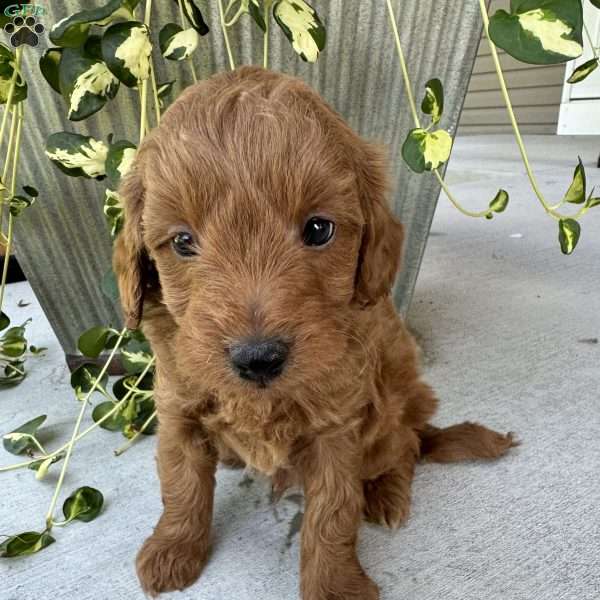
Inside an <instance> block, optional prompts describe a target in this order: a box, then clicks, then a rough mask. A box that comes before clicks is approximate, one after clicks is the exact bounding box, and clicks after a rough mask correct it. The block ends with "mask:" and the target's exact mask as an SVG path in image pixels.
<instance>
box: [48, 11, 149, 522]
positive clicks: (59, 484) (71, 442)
mask: <svg viewBox="0 0 600 600" xmlns="http://www.w3.org/2000/svg"><path fill="white" fill-rule="evenodd" d="M151 1H152V0H148V2H151ZM126 333H127V328H126V327H123V329H122V330H121V333H120V334H119V337H118V338H117V342H116V344H115V345H114V347H113V349H112V350H111V352H110V354H109V355H108V358H107V359H106V362H105V363H104V366H103V367H102V369H101V370H100V373H99V374H98V377H96V378H95V380H94V382H93V383H92V386H91V388H90V389H89V391H88V392H87V394H86V395H85V396H84V397H83V398H82V399H81V409H80V410H79V414H78V415H77V421H75V426H74V427H73V433H72V434H71V439H70V440H69V443H68V444H67V448H66V454H65V459H64V462H63V464H62V468H61V470H60V475H59V476H58V481H57V483H56V488H55V489H54V494H53V496H52V500H51V501H50V506H49V508H48V512H47V513H46V530H47V531H50V530H51V529H52V525H53V522H52V520H53V517H54V511H55V509H56V503H57V501H58V497H59V495H60V490H61V488H62V484H63V481H64V479H65V474H66V472H67V467H68V466H69V460H70V459H71V454H72V452H73V446H74V445H75V441H76V438H77V435H78V434H79V429H80V427H81V422H82V421H83V415H84V414H85V409H86V408H87V405H88V400H89V398H90V396H91V395H92V394H93V393H94V390H95V389H96V387H97V385H98V383H99V382H100V381H102V378H103V377H104V375H105V374H106V371H107V370H108V367H109V365H110V363H111V362H112V359H113V358H114V356H115V354H116V353H117V350H118V349H119V347H120V346H121V343H122V342H123V338H124V336H125V334H126Z"/></svg>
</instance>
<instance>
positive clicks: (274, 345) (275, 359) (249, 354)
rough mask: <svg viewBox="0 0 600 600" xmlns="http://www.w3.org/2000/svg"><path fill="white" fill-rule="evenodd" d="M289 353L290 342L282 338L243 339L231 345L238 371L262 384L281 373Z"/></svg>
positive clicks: (230, 352) (230, 356) (232, 357)
mask: <svg viewBox="0 0 600 600" xmlns="http://www.w3.org/2000/svg"><path fill="white" fill-rule="evenodd" d="M288 353H289V346H288V344H286V343H285V342H284V341H283V340H282V339H280V338H269V339H251V340H241V341H239V342H235V343H234V344H232V345H231V346H230V347H229V358H230V359H231V364H232V365H233V368H234V369H235V371H236V373H237V374H238V375H239V376H240V377H241V378H242V379H248V380H250V381H256V382H258V383H260V384H261V385H265V384H266V383H267V382H269V381H270V380H271V379H275V377H277V376H278V375H280V374H281V372H282V371H283V367H284V365H285V361H286V360H287V357H288Z"/></svg>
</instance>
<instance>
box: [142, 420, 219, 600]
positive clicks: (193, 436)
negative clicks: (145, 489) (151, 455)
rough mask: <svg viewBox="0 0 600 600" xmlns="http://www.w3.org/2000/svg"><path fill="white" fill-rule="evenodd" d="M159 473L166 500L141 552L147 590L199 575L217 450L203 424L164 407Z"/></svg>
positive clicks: (206, 541) (165, 587)
mask: <svg viewBox="0 0 600 600" xmlns="http://www.w3.org/2000/svg"><path fill="white" fill-rule="evenodd" d="M159 421H160V426H159V431H158V474H159V477H160V485H161V492H162V501H163V505H164V510H163V514H162V516H161V518H160V520H159V521H158V524H157V526H156V528H155V529H154V533H153V534H152V535H151V536H150V537H149V538H148V539H147V540H146V541H145V543H144V545H143V546H142V548H141V550H140V552H139V554H138V557H137V563H136V565H137V573H138V577H139V579H140V582H141V584H142V587H143V589H144V591H145V592H147V593H148V594H150V595H151V596H155V595H157V594H159V593H160V592H166V591H171V590H180V589H182V588H185V587H187V586H188V585H190V584H191V583H193V582H194V581H195V580H196V579H197V578H198V577H199V575H200V572H201V571H202V568H203V567H204V564H205V562H206V559H207V557H208V550H209V543H210V525H211V520H212V508H213V496H214V487H215V469H216V464H217V453H216V450H215V449H214V448H213V446H212V444H211V443H210V441H209V440H208V438H207V437H206V435H205V433H204V431H203V430H202V428H201V427H200V426H199V425H198V423H196V422H195V421H193V420H190V419H187V418H185V417H184V416H176V415H170V414H161V413H160V411H159Z"/></svg>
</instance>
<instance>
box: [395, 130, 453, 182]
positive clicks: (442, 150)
mask: <svg viewBox="0 0 600 600" xmlns="http://www.w3.org/2000/svg"><path fill="white" fill-rule="evenodd" d="M451 152H452V137H450V134H449V133H448V132H447V131H444V130H443V129H438V130H437V131H432V132H429V131H426V130H425V129H413V130H412V131H411V132H410V133H409V134H408V137H407V138H406V141H405V142H404V145H403V146H402V157H403V158H404V160H405V162H406V164H407V165H408V166H409V167H410V168H411V169H412V170H413V171H415V173H423V171H431V170H433V169H437V168H438V167H439V166H440V165H442V164H444V163H445V162H446V161H447V160H448V159H449V158H450V153H451Z"/></svg>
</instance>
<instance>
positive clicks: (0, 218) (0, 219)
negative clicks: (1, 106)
mask: <svg viewBox="0 0 600 600" xmlns="http://www.w3.org/2000/svg"><path fill="white" fill-rule="evenodd" d="M7 110H8V109H7ZM10 112H11V114H12V118H11V123H10V132H9V134H8V147H7V148H6V160H5V161H4V167H3V169H2V183H3V184H4V185H6V177H7V175H8V168H9V167H10V162H11V160H12V148H13V142H14V137H15V131H16V128H17V120H18V119H17V106H12V107H11V109H10ZM5 191H6V190H2V193H1V194H0V198H1V199H2V203H1V206H0V244H2V245H3V246H6V244H7V243H8V238H7V237H6V236H5V235H4V231H3V229H2V225H3V224H4V193H5ZM1 308H2V307H1V305H0V309H1Z"/></svg>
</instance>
